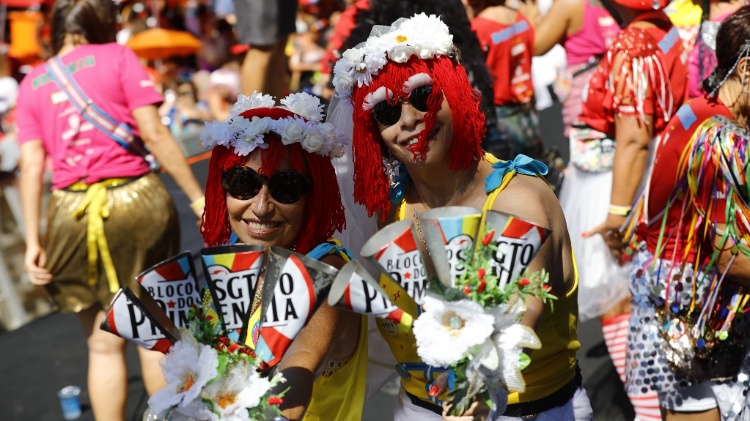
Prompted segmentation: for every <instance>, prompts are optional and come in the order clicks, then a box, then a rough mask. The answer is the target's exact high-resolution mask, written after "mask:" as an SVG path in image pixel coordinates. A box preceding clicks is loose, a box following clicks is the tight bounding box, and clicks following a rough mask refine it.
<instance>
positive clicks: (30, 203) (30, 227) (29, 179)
mask: <svg viewBox="0 0 750 421" xmlns="http://www.w3.org/2000/svg"><path fill="white" fill-rule="evenodd" d="M46 156H47V154H46V153H45V152H44V147H43V146H42V141H41V140H32V141H29V142H25V143H23V144H22V145H21V159H20V161H19V166H20V169H21V178H20V188H21V206H22V207H23V214H24V219H25V226H26V254H25V256H24V267H25V268H26V271H27V272H28V273H29V278H30V281H31V283H33V284H35V285H45V284H48V283H49V282H50V281H52V275H51V274H50V273H49V271H47V269H46V268H45V267H44V266H45V264H46V255H45V253H44V249H43V248H42V246H41V244H40V242H39V218H40V208H41V203H42V175H43V174H44V160H45V158H46Z"/></svg>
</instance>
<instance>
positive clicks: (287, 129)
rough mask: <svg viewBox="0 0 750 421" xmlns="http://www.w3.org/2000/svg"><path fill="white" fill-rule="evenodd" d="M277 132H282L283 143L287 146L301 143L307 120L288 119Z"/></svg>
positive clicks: (299, 118)
mask: <svg viewBox="0 0 750 421" xmlns="http://www.w3.org/2000/svg"><path fill="white" fill-rule="evenodd" d="M276 130H278V131H279V132H280V133H279V134H280V136H281V142H282V143H283V144H285V145H290V144H292V143H296V142H301V141H302V137H303V135H304V130H305V120H303V119H302V118H301V117H294V118H290V119H286V120H284V124H283V125H282V126H281V127H280V128H278V129H276ZM276 130H274V131H276Z"/></svg>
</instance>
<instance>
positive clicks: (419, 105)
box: [372, 85, 432, 126]
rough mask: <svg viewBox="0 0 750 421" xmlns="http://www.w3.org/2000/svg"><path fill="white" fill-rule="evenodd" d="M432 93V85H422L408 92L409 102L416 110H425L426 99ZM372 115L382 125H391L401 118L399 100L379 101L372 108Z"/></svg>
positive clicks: (424, 111)
mask: <svg viewBox="0 0 750 421" xmlns="http://www.w3.org/2000/svg"><path fill="white" fill-rule="evenodd" d="M431 94H432V85H422V86H420V87H418V88H416V89H414V90H413V91H411V92H410V93H409V98H408V101H409V104H411V106H412V107H414V108H416V109H417V110H419V111H421V112H423V113H426V112H427V109H428V108H427V100H428V99H429V98H430V95H431ZM372 116H373V118H375V121H377V122H378V123H380V124H382V125H384V126H392V125H394V124H396V123H398V121H399V120H400V119H401V100H399V101H398V102H395V103H393V102H391V101H389V100H385V101H380V102H378V103H377V104H375V107H373V109H372Z"/></svg>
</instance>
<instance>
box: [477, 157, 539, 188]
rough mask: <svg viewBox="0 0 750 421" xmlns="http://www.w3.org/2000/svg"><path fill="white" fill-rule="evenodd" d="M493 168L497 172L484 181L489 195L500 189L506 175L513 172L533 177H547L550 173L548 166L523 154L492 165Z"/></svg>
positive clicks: (493, 172)
mask: <svg viewBox="0 0 750 421" xmlns="http://www.w3.org/2000/svg"><path fill="white" fill-rule="evenodd" d="M492 168H494V169H495V170H494V171H492V174H490V175H489V176H488V177H487V178H486V179H485V180H484V189H485V191H486V192H487V193H492V192H493V191H495V190H496V189H497V188H499V187H500V184H502V182H503V177H505V174H507V173H509V172H511V171H515V172H517V173H518V174H523V175H530V176H532V177H538V176H540V175H547V172H548V171H549V170H548V169H547V166H546V165H544V164H543V163H541V162H540V161H537V160H536V159H533V158H530V157H528V156H526V155H523V154H518V155H517V156H516V157H515V158H514V159H513V160H512V161H498V162H496V163H494V164H492Z"/></svg>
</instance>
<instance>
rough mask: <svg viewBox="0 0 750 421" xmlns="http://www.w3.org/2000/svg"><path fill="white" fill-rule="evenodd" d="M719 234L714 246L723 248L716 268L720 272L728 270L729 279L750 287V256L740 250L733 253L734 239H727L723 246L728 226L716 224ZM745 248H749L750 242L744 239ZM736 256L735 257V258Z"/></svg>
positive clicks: (718, 248)
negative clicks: (723, 237) (723, 235)
mask: <svg viewBox="0 0 750 421" xmlns="http://www.w3.org/2000/svg"><path fill="white" fill-rule="evenodd" d="M715 225H716V231H717V235H716V237H715V238H714V248H715V249H716V250H721V252H720V253H719V257H718V259H717V260H716V268H717V269H718V271H719V273H724V271H725V270H726V271H727V275H726V277H727V280H728V281H732V282H734V283H736V284H739V285H741V286H743V287H745V288H750V256H748V255H746V254H744V253H743V252H741V251H739V252H738V253H737V254H736V255H735V254H733V253H732V240H731V239H727V241H726V244H724V245H723V247H722V241H721V239H722V235H720V234H723V233H724V232H726V229H727V226H726V225H725V224H718V223H717V224H715ZM742 247H744V248H745V249H747V248H748V244H747V243H745V242H744V241H743V245H742ZM733 258H734V259H733Z"/></svg>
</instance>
